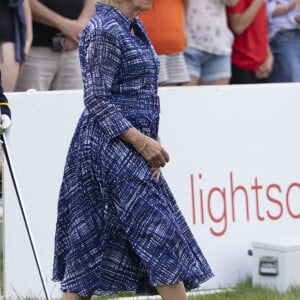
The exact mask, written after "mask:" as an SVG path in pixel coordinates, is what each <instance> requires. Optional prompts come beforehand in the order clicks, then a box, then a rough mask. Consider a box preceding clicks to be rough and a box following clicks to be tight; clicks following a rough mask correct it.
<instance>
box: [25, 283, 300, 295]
mask: <svg viewBox="0 0 300 300" xmlns="http://www.w3.org/2000/svg"><path fill="white" fill-rule="evenodd" d="M130 296H135V294H134V293H133V292H121V293H118V294H116V295H114V296H110V297H95V296H94V297H93V298H92V300H107V299H114V298H119V297H130ZM22 300H39V299H38V298H37V297H26V298H23V299H22ZM189 300H300V286H298V287H291V288H290V289H289V290H288V291H287V292H286V293H279V292H277V291H276V290H273V289H269V288H265V287H262V286H256V287H252V282H251V278H247V279H245V280H244V281H241V282H240V283H238V284H237V286H236V287H235V288H234V289H231V290H227V291H226V290H224V292H223V291H222V292H219V293H215V294H208V295H200V296H189Z"/></svg>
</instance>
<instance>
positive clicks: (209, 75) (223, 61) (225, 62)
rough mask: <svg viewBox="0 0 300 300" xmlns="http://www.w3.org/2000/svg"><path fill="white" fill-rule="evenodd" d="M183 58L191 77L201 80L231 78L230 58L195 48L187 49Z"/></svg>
mask: <svg viewBox="0 0 300 300" xmlns="http://www.w3.org/2000/svg"><path fill="white" fill-rule="evenodd" d="M184 57H185V61H186V64H187V66H188V69H189V73H190V75H192V76H195V77H197V78H199V79H200V78H201V80H205V81H209V80H217V79H221V78H230V77H231V57H230V56H229V55H215V54H212V53H208V52H205V51H201V50H199V49H196V48H192V47H187V48H186V49H185V50H184Z"/></svg>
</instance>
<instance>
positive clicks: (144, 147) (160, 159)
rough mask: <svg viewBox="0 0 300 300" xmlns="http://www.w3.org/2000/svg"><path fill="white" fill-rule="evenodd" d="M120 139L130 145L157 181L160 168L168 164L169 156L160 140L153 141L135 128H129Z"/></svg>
mask: <svg viewBox="0 0 300 300" xmlns="http://www.w3.org/2000/svg"><path fill="white" fill-rule="evenodd" d="M120 138H121V139H122V140H123V141H125V142H127V143H130V144H131V145H132V146H133V147H134V148H135V149H136V151H137V152H138V153H139V154H140V155H141V156H142V157H143V158H144V159H145V160H146V161H147V162H148V164H149V165H150V167H151V172H152V174H153V176H154V177H155V178H157V179H159V176H160V168H161V167H164V166H165V165H166V163H167V162H169V154H168V153H167V151H166V150H165V149H164V148H163V147H162V146H161V144H160V139H159V138H158V139H157V140H154V139H152V138H150V137H148V136H146V135H145V134H143V133H141V132H140V131H139V130H137V129H136V128H131V129H129V130H128V131H127V132H125V133H123V134H122V135H121V136H120Z"/></svg>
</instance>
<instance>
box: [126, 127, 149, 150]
mask: <svg viewBox="0 0 300 300" xmlns="http://www.w3.org/2000/svg"><path fill="white" fill-rule="evenodd" d="M120 138H121V139H122V140H123V141H124V142H126V143H129V144H131V145H132V146H133V147H134V148H135V149H136V150H137V151H138V152H139V153H142V152H143V151H144V150H145V149H146V148H147V147H148V142H147V140H148V136H147V135H145V134H143V133H141V132H140V131H139V130H137V129H136V128H130V129H129V130H128V131H126V132H125V133H123V134H121V135H120Z"/></svg>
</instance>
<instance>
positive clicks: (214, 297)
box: [189, 278, 300, 300]
mask: <svg viewBox="0 0 300 300" xmlns="http://www.w3.org/2000/svg"><path fill="white" fill-rule="evenodd" d="M189 299H191V300H198V299H199V300H204V299H205V300H229V299H230V300H299V299H300V287H291V288H290V289H289V290H288V291H287V292H286V293H279V292H277V291H276V290H273V289H269V288H265V287H262V286H256V287H252V282H251V278H247V279H246V280H245V281H241V282H240V283H238V284H237V286H236V287H235V289H234V290H233V291H227V292H226V291H225V292H221V293H216V294H210V295H203V296H191V297H189Z"/></svg>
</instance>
